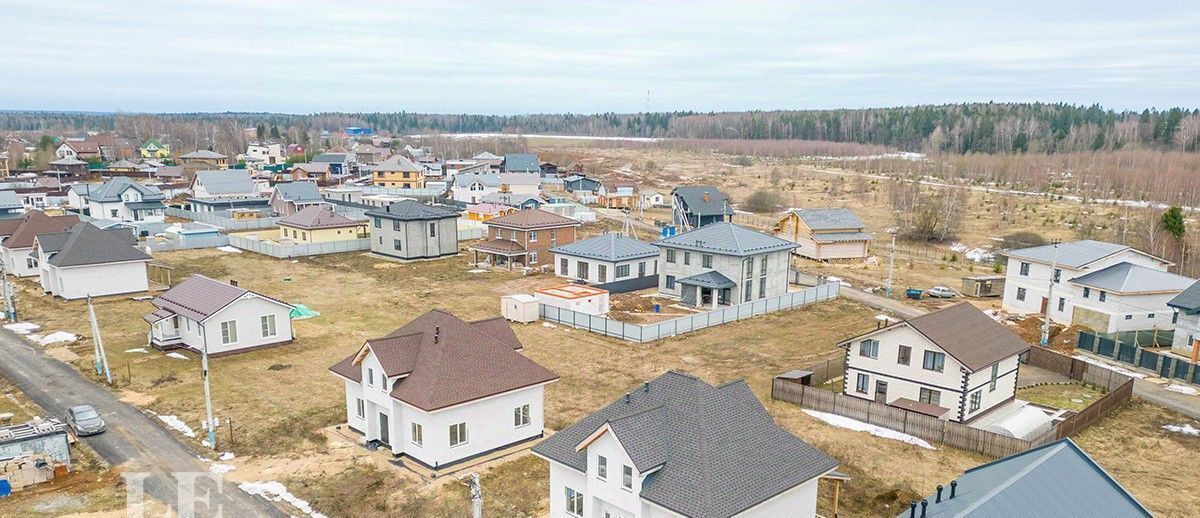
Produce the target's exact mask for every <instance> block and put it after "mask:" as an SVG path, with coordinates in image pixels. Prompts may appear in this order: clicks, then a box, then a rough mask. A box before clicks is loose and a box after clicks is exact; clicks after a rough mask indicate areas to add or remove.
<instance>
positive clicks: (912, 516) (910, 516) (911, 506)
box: [908, 502, 917, 518]
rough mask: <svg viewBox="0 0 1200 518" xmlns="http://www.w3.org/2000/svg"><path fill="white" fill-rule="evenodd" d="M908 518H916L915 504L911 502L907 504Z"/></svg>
mask: <svg viewBox="0 0 1200 518" xmlns="http://www.w3.org/2000/svg"><path fill="white" fill-rule="evenodd" d="M908 518H917V503H916V502H911V503H909V504H908Z"/></svg>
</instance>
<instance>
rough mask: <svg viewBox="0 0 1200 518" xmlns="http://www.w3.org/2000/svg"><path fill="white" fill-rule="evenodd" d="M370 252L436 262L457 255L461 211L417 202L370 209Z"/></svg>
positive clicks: (407, 201) (368, 212)
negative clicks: (459, 213)
mask: <svg viewBox="0 0 1200 518" xmlns="http://www.w3.org/2000/svg"><path fill="white" fill-rule="evenodd" d="M366 216H367V217H368V218H370V219H371V252H372V253H375V254H379V255H383V256H387V257H392V258H396V259H435V258H438V257H446V256H450V255H455V254H457V253H458V212H455V211H453V210H451V209H448V208H446V207H442V206H435V205H426V204H424V203H421V202H419V201H416V200H401V201H398V202H396V203H392V204H390V205H388V206H387V207H386V208H384V209H382V210H369V211H367V212H366Z"/></svg>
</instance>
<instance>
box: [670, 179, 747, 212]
mask: <svg viewBox="0 0 1200 518" xmlns="http://www.w3.org/2000/svg"><path fill="white" fill-rule="evenodd" d="M705 194H707V195H708V200H707V201H705V199H704V195H705ZM671 195H672V196H676V197H678V198H679V199H681V200H683V203H684V205H687V210H688V212H690V213H692V214H695V215H698V216H711V215H716V214H722V215H726V216H728V215H731V214H733V208H732V207H730V206H729V203H728V200H729V197H728V196H725V193H723V192H721V190H720V189H717V188H716V187H712V186H706V185H698V186H694V187H692V186H684V187H676V188H674V189H672V190H671Z"/></svg>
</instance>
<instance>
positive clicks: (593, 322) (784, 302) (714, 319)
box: [538, 283, 840, 343]
mask: <svg viewBox="0 0 1200 518" xmlns="http://www.w3.org/2000/svg"><path fill="white" fill-rule="evenodd" d="M839 288H840V286H839V285H838V284H836V283H829V284H822V285H820V286H816V287H813V288H808V289H806V290H803V291H793V292H791V293H785V294H783V295H776V296H774V297H767V298H765V299H759V300H756V301H753V302H746V303H743V304H738V305H736V306H728V307H724V308H721V309H717V310H713V311H708V312H705V313H697V314H695V315H689V316H686V317H680V318H675V319H671V320H666V321H663V322H657V323H654V324H630V323H628V322H621V321H620V320H613V319H611V318H608V317H604V316H597V315H589V314H587V313H580V312H578V311H572V310H569V309H563V308H557V307H554V306H547V305H545V304H542V305H541V306H540V309H539V310H538V311H539V314H540V315H541V317H542V318H543V319H544V320H547V321H550V322H556V323H559V324H563V325H567V326H571V327H574V328H576V329H583V330H585V331H590V332H593V333H599V334H602V335H605V336H611V337H614V338H620V339H622V340H627V341H630V342H638V343H646V342H653V341H654V340H659V339H662V338H668V337H672V336H675V335H679V334H683V333H690V332H692V331H699V330H701V329H704V328H706V327H713V326H718V325H721V324H725V323H728V322H735V321H738V320H744V319H747V318H750V317H755V316H758V315H765V314H767V313H773V312H776V311H782V310H785V309H791V308H795V307H800V306H806V305H808V304H812V303H814V302H821V301H824V300H830V299H834V298H837V296H838V290H839Z"/></svg>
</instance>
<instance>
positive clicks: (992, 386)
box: [988, 363, 1000, 392]
mask: <svg viewBox="0 0 1200 518" xmlns="http://www.w3.org/2000/svg"><path fill="white" fill-rule="evenodd" d="M999 377H1000V364H999V363H997V364H995V365H992V381H991V383H989V384H988V392H995V391H996V380H997V379H998V378H999Z"/></svg>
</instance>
